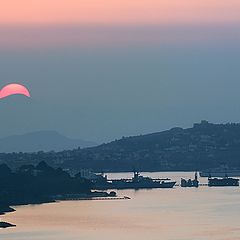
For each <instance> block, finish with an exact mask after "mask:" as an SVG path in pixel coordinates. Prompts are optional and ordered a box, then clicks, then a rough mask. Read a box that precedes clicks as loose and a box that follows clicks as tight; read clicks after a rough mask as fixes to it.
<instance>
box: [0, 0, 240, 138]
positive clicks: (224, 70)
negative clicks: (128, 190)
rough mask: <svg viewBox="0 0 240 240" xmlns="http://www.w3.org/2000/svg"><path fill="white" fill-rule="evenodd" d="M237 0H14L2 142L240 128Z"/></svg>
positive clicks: (6, 42)
mask: <svg viewBox="0 0 240 240" xmlns="http://www.w3.org/2000/svg"><path fill="white" fill-rule="evenodd" d="M239 13H240V2H239V1H238V0H228V1H219V0H202V1H191V0H171V1H167V0H131V1H129V0H121V1H115V0H86V1H83V0H51V1H49V0H41V1H33V0H21V1H19V0H8V1H2V2H1V4H0V69H1V71H0V81H1V82H0V88H1V87H3V86H4V85H6V84H8V83H12V82H14V83H15V82H16V83H22V84H25V85H26V86H27V87H28V88H29V89H30V91H31V93H32V99H31V100H29V99H25V98H24V97H22V96H13V97H10V98H9V99H6V100H3V101H1V102H0V111H1V115H2V123H3V124H2V127H1V134H0V137H1V136H7V135H10V134H17V133H25V132H29V131H35V130H45V129H50V130H57V131H59V132H60V133H63V134H65V135H67V136H70V137H79V138H84V139H89V140H94V141H97V142H102V141H109V140H112V139H114V138H119V137H122V136H123V135H125V136H128V135H135V134H141V133H148V132H154V131H160V130H163V129H166V128H169V127H173V126H183V127H187V126H191V124H192V123H193V122H195V121H200V120H201V119H208V120H210V121H214V122H228V121H233V122H234V121H238V122H239V121H240V120H239V119H240V106H239V105H238V102H239V93H238V89H239V88H240V83H239V79H240V70H239V69H240V66H239V63H240V61H239V60H240V59H239V58H240V57H239V56H240V55H239V52H240V48H239V44H240V43H239V42H240V30H239V29H240V14H239Z"/></svg>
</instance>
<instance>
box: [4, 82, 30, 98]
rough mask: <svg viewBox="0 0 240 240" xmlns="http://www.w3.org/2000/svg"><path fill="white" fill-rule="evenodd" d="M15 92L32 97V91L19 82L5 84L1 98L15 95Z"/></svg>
mask: <svg viewBox="0 0 240 240" xmlns="http://www.w3.org/2000/svg"><path fill="white" fill-rule="evenodd" d="M15 94H21V95H24V96H26V97H30V92H29V91H28V89H27V88H26V87H25V86H23V85H21V84H17V83H12V84H8V85H6V86H4V87H3V88H2V89H1V90H0V99H1V98H5V97H8V96H11V95H15Z"/></svg>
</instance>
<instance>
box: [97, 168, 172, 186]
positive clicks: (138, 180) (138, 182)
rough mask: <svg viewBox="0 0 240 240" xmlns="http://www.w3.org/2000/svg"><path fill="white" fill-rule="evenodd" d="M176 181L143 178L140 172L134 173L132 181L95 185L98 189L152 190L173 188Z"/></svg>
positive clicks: (114, 181) (118, 180)
mask: <svg viewBox="0 0 240 240" xmlns="http://www.w3.org/2000/svg"><path fill="white" fill-rule="evenodd" d="M175 184H176V182H175V181H170V179H152V178H150V177H143V176H141V175H140V174H139V172H136V171H134V175H133V177H132V178H130V179H112V180H111V179H110V180H107V179H106V184H105V185H103V182H101V183H100V184H98V183H97V182H96V183H95V188H96V189H144V188H145V189H150V188H173V187H174V185H175Z"/></svg>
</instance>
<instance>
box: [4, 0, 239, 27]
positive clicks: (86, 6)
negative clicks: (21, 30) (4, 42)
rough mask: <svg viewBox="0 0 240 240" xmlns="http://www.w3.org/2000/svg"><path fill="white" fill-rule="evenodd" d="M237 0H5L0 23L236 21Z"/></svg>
mask: <svg viewBox="0 0 240 240" xmlns="http://www.w3.org/2000/svg"><path fill="white" fill-rule="evenodd" d="M239 12H240V2H239V0H131V1H129V0H121V1H117V0H51V1H49V0H41V1H33V0H21V1H20V0H7V1H2V2H1V8H0V24H66V23H74V24H76V23H78V24H86V23H88V24H89V23H93V24H111V25H112V24H120V25H123V24H127V25H129V24H176V23H178V24H180V23H215V22H220V23H222V22H224V23H227V22H238V21H239V20H240V14H239Z"/></svg>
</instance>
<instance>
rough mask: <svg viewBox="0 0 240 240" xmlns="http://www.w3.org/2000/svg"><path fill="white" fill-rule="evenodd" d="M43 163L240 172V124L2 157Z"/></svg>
mask: <svg viewBox="0 0 240 240" xmlns="http://www.w3.org/2000/svg"><path fill="white" fill-rule="evenodd" d="M0 145H1V143H0ZM65 146H66V145H65ZM41 160H44V161H46V162H47V163H49V164H50V165H52V166H55V167H62V168H64V169H70V170H79V169H81V168H91V169H93V170H95V171H132V170H133V169H137V170H139V171H190V170H191V171H194V170H203V169H206V168H211V167H219V166H220V165H223V164H225V165H228V166H229V167H235V168H239V169H240V124H239V123H228V124H213V123H209V122H207V121H202V122H201V123H196V124H194V126H193V127H192V128H187V129H183V128H179V127H175V128H172V129H170V130H167V131H163V132H157V133H151V134H146V135H140V136H132V137H123V138H122V139H119V140H116V141H113V142H110V143H107V144H102V145H99V146H96V147H91V148H85V149H77V148H75V149H72V150H67V151H60V152H50V153H32V154H24V153H22V154H0V162H5V163H7V164H9V165H10V166H11V167H16V166H19V165H20V164H29V163H31V164H37V163H38V162H40V161H41Z"/></svg>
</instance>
